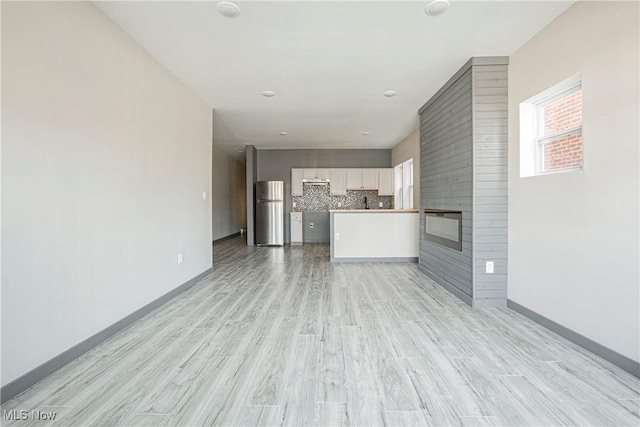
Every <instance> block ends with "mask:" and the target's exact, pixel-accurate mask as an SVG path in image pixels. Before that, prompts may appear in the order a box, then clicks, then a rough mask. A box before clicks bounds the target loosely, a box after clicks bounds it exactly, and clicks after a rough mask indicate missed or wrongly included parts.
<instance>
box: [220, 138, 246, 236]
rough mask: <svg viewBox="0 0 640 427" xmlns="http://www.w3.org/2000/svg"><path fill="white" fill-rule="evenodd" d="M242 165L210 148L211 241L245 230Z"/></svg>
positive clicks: (243, 167) (244, 176)
mask: <svg viewBox="0 0 640 427" xmlns="http://www.w3.org/2000/svg"><path fill="white" fill-rule="evenodd" d="M246 181H247V178H246V168H245V164H244V163H242V162H240V161H238V160H236V159H234V158H232V157H230V156H228V155H227V154H226V153H225V152H224V151H223V150H221V149H218V148H217V147H216V146H214V147H213V190H212V191H213V192H212V196H213V197H212V201H213V240H217V239H221V238H223V237H227V236H230V235H232V234H234V233H237V232H239V231H240V229H241V228H247V194H246Z"/></svg>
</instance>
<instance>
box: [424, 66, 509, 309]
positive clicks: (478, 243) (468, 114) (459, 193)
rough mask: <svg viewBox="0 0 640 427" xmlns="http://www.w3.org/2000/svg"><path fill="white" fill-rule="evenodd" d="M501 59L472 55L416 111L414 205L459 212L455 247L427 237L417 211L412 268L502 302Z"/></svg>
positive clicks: (486, 302) (469, 294)
mask: <svg viewBox="0 0 640 427" xmlns="http://www.w3.org/2000/svg"><path fill="white" fill-rule="evenodd" d="M507 66H508V58H506V57H488V58H471V59H470V60H469V61H468V62H467V63H466V64H465V65H464V66H463V67H462V68H460V70H458V72H456V74H454V76H453V77H452V78H451V79H449V81H448V82H447V83H446V84H445V85H444V86H443V87H442V88H441V89H440V90H439V91H438V92H437V93H436V94H435V95H434V96H433V97H432V98H431V99H430V100H429V101H428V102H427V103H426V104H425V105H424V106H423V107H422V108H421V109H420V112H419V114H420V159H421V165H420V177H421V179H420V185H421V206H420V208H421V210H423V209H425V208H431V209H451V210H459V211H462V252H460V251H456V250H454V249H450V248H446V247H444V246H440V245H437V244H435V243H432V242H429V241H427V240H426V239H425V238H424V233H425V230H424V213H423V212H421V214H420V217H421V220H420V261H419V267H420V270H421V271H423V272H424V273H425V274H427V275H428V276H430V277H432V278H433V279H434V280H436V281H437V282H438V283H440V284H441V285H443V286H444V287H446V288H447V289H449V290H450V291H451V292H453V293H454V294H456V295H458V296H459V297H460V298H461V299H462V300H464V301H465V302H467V303H469V304H472V305H474V306H494V305H506V297H507V295H506V283H507V280H506V274H507V268H506V266H507V228H506V227H507V223H506V222H507V151H506V150H507ZM486 261H494V263H495V273H494V274H486V273H485V262H486Z"/></svg>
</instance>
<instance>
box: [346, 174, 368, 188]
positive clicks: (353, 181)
mask: <svg viewBox="0 0 640 427" xmlns="http://www.w3.org/2000/svg"><path fill="white" fill-rule="evenodd" d="M363 188H364V187H363V186H362V169H347V190H362V189H363Z"/></svg>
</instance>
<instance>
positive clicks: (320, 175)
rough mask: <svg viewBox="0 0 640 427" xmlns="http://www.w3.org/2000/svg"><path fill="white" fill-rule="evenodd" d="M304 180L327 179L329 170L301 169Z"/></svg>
mask: <svg viewBox="0 0 640 427" xmlns="http://www.w3.org/2000/svg"><path fill="white" fill-rule="evenodd" d="M303 171H304V172H303V177H304V179H329V174H330V172H329V171H330V169H303Z"/></svg>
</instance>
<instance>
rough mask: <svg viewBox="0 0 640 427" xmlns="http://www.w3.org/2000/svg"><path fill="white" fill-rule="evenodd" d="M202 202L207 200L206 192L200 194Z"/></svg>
mask: <svg viewBox="0 0 640 427" xmlns="http://www.w3.org/2000/svg"><path fill="white" fill-rule="evenodd" d="M202 200H207V192H206V191H203V192H202Z"/></svg>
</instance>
